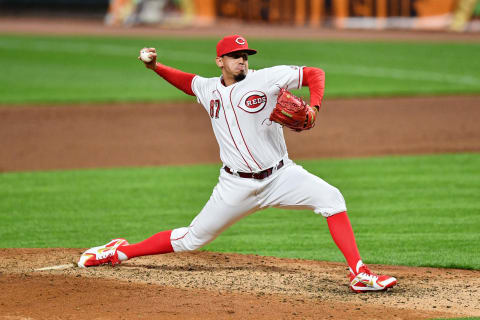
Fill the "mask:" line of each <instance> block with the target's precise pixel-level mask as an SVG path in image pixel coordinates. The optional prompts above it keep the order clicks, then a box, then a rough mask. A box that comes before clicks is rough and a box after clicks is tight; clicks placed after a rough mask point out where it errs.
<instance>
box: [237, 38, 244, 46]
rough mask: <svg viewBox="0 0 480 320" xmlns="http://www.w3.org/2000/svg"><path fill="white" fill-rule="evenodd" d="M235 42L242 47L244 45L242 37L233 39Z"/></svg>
mask: <svg viewBox="0 0 480 320" xmlns="http://www.w3.org/2000/svg"><path fill="white" fill-rule="evenodd" d="M235 42H236V43H238V44H241V45H243V44H245V39H244V38H242V37H238V38H237V39H235Z"/></svg>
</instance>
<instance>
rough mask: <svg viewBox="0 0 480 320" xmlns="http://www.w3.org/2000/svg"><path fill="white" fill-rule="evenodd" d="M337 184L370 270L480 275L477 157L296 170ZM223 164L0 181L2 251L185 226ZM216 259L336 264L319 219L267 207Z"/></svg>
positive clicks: (331, 163) (231, 236)
mask: <svg viewBox="0 0 480 320" xmlns="http://www.w3.org/2000/svg"><path fill="white" fill-rule="evenodd" d="M300 163H301V164H302V165H303V166H304V167H305V168H306V169H307V170H309V171H310V172H312V173H314V174H317V175H319V176H321V177H322V178H324V179H325V180H326V181H328V182H329V183H331V184H332V185H335V186H337V187H339V189H340V190H341V191H342V193H343V195H344V196H345V198H346V200H347V206H348V209H349V215H350V219H351V221H352V224H353V227H354V230H355V232H356V238H357V242H358V245H359V248H360V251H361V253H362V256H363V258H364V260H365V262H367V263H384V264H392V265H394V264H399V265H410V266H435V267H455V268H471V269H480V251H479V246H478V243H479V240H480V238H479V232H478V230H480V197H479V194H480V170H479V169H478V168H480V154H448V155H432V156H405V157H400V156H395V157H378V158H362V159H340V160H335V159H329V160H316V161H301V162H300ZM218 170H219V166H218V165H202V166H200V165H199V166H187V167H158V168H129V169H127V168H125V169H108V170H79V171H52V172H35V173H33V172H32V173H28V172H27V173H4V174H1V175H0V199H1V201H0V247H90V246H93V245H99V244H102V243H104V242H106V241H107V240H109V239H110V238H112V237H119V236H122V237H126V238H127V239H128V240H129V241H131V242H137V241H140V240H143V239H144V238H146V237H148V236H150V235H152V234H154V233H156V232H158V231H161V230H165V229H171V228H173V227H181V226H185V225H188V224H189V223H190V221H191V220H192V219H193V217H194V216H195V215H196V214H197V213H198V212H199V211H200V210H201V209H202V207H203V205H204V204H205V202H206V201H207V200H208V198H209V196H210V193H211V191H212V188H213V187H214V185H215V184H216V182H217V178H218ZM206 249H207V250H211V251H221V252H239V253H251V254H260V255H269V256H280V257H292V258H304V259H318V260H330V261H343V257H342V256H341V254H340V252H339V251H338V250H337V249H336V247H335V245H334V244H333V241H332V240H331V237H330V234H329V232H328V228H327V226H326V222H325V219H324V218H322V217H321V216H318V215H315V214H314V213H312V212H309V211H289V210H279V209H268V210H265V211H261V212H258V213H255V214H253V215H251V216H249V217H247V218H245V219H243V220H241V221H240V222H238V223H237V224H235V225H234V226H232V227H231V228H230V229H228V230H227V231H226V232H224V233H223V234H222V235H221V236H220V237H219V238H217V239H216V240H215V241H214V242H212V243H211V244H210V245H208V246H207V247H206Z"/></svg>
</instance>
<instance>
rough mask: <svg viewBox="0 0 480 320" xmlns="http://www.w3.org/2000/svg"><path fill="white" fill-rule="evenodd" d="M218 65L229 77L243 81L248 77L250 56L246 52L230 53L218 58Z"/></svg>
mask: <svg viewBox="0 0 480 320" xmlns="http://www.w3.org/2000/svg"><path fill="white" fill-rule="evenodd" d="M217 65H218V66H219V67H220V68H222V71H223V72H224V73H226V75H227V76H230V77H232V78H234V79H235V81H237V82H238V81H241V80H243V79H245V77H246V76H247V72H248V54H247V53H246V52H244V51H238V52H232V53H228V54H226V55H224V56H221V57H218V58H217Z"/></svg>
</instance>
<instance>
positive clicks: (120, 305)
mask: <svg viewBox="0 0 480 320" xmlns="http://www.w3.org/2000/svg"><path fill="white" fill-rule="evenodd" d="M2 22H3V23H2V24H0V32H2V31H3V32H21V33H69V34H72V33H75V34H128V35H144V34H145V33H147V34H150V35H152V34H162V33H161V32H158V31H155V30H153V29H148V28H147V29H145V28H143V29H142V28H140V29H133V30H121V29H108V28H100V26H99V25H96V24H94V25H93V27H92V25H90V24H85V22H72V23H65V24H63V25H62V27H61V28H59V27H58V26H59V24H58V22H57V23H51V22H47V21H43V23H42V21H40V22H39V21H38V20H31V19H30V20H22V19H20V20H15V19H13V20H12V19H10V20H3V21H2ZM68 27H70V29H68ZM233 29H234V28H232V29H231V30H233ZM75 30H76V31H75ZM255 30H256V29H255ZM56 31H57V32H56ZM200 31H202V32H203V33H202V32H200ZM200 31H195V30H191V32H193V34H204V35H205V34H207V35H217V34H218V32H219V31H218V30H200ZM297 31H298V30H297ZM156 32H158V33H156ZM222 32H228V30H225V29H222ZM248 32H249V31H248V28H247V33H246V35H248ZM250 32H252V33H254V32H255V31H250ZM284 32H285V34H284V36H287V37H288V36H289V34H290V36H292V37H293V36H294V34H295V30H293V31H288V30H284ZM289 32H290V33H289ZM163 34H166V33H165V32H163ZM170 34H179V35H184V34H186V33H185V31H184V30H177V31H172V32H170ZM363 34H364V35H365V37H367V38H368V39H370V40H371V39H373V38H381V39H391V38H392V35H394V36H397V38H399V39H404V40H405V39H411V40H412V41H417V40H415V37H416V36H418V35H420V38H422V39H423V40H422V41H425V40H431V41H437V40H444V39H445V35H444V34H439V33H417V34H413V33H404V32H398V33H395V32H394V33H373V36H372V34H371V33H369V34H367V33H363ZM256 35H257V36H258V33H257V34H256ZM268 35H272V33H268ZM322 35H323V38H329V37H331V38H346V39H349V38H358V35H359V33H358V32H334V33H333V34H332V33H328V32H323V31H322V32H319V33H317V34H314V35H311V37H313V38H321V37H322ZM367 35H368V36H367ZM447 37H450V38H449V39H451V40H452V41H456V40H460V41H478V36H477V37H471V35H468V36H462V35H459V36H455V37H454V36H453V35H451V34H448V35H447ZM479 105H480V97H479V96H463V97H455V96H450V97H436V98H429V97H422V98H420V97H419V98H392V99H385V98H382V99H354V100H353V99H352V100H345V99H339V100H330V101H328V100H327V101H326V102H325V105H324V107H323V109H322V110H321V114H320V117H319V122H318V124H317V126H316V128H314V129H313V130H311V131H309V132H304V133H301V134H298V133H293V132H289V131H287V132H286V139H287V145H288V148H289V153H290V156H291V158H293V159H306V158H321V157H352V156H371V155H386V154H423V153H444V152H479V151H480V126H478V123H477V122H478V119H479V118H480V108H479V107H478V106H479ZM0 141H2V148H3V150H2V153H0V172H9V171H30V170H56V169H76V168H95V167H120V166H156V165H167V164H169V165H171V164H193V163H219V160H218V146H217V144H216V142H215V138H214V136H213V133H212V131H211V128H210V124H209V119H208V116H207V115H206V113H205V111H203V109H202V108H201V107H200V106H199V105H196V104H193V103H175V104H162V105H156V104H137V105H133V104H128V105H127V104H123V105H118V104H117V105H102V106H97V105H95V106H91V105H76V106H57V107H51V106H24V107H18V106H16V107H8V106H4V107H2V108H0ZM39 232H41V231H39ZM119 236H120V235H119ZM107 240H108V239H107ZM93 245H100V244H99V243H92V246H93ZM82 251H83V249H63V248H58V249H0V288H1V290H0V319H92V318H93V319H428V318H446V317H460V316H480V303H479V301H480V289H479V288H480V271H478V270H474V271H470V270H456V269H435V268H411V267H403V266H383V265H373V266H371V267H372V269H373V271H375V272H379V273H383V272H384V273H388V274H391V275H394V276H396V277H398V279H399V285H398V286H397V287H395V288H394V289H392V290H390V291H388V292H383V293H373V294H353V293H351V292H350V291H349V289H348V281H347V274H348V271H347V269H346V266H345V264H343V263H330V262H322V261H306V260H295V259H280V258H273V257H261V256H252V255H238V254H221V253H213V252H193V253H182V254H168V255H162V256H152V257H142V258H138V259H134V260H131V261H127V262H125V263H123V264H122V265H121V266H118V267H115V268H112V267H109V266H105V267H99V268H92V269H79V268H76V267H74V262H76V261H77V259H78V257H79V255H80V254H81V252H82ZM58 265H65V269H57V270H56V269H52V270H43V271H39V270H37V269H38V268H45V267H51V266H58Z"/></svg>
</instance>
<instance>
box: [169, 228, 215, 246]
mask: <svg viewBox="0 0 480 320" xmlns="http://www.w3.org/2000/svg"><path fill="white" fill-rule="evenodd" d="M213 239H215V236H212V235H209V234H207V233H202V234H199V233H198V232H197V231H196V230H195V229H194V228H192V227H188V228H187V227H184V228H178V229H174V230H173V231H172V236H171V238H170V241H171V244H172V247H173V250H174V251H175V252H182V251H195V250H197V249H200V248H201V247H203V246H205V245H206V244H208V243H209V242H211V241H212V240H213Z"/></svg>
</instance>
